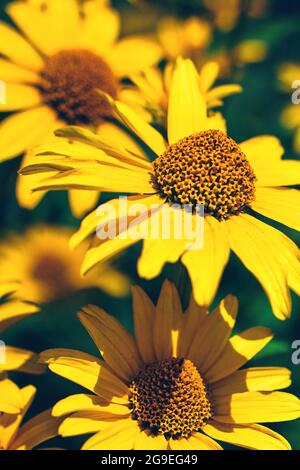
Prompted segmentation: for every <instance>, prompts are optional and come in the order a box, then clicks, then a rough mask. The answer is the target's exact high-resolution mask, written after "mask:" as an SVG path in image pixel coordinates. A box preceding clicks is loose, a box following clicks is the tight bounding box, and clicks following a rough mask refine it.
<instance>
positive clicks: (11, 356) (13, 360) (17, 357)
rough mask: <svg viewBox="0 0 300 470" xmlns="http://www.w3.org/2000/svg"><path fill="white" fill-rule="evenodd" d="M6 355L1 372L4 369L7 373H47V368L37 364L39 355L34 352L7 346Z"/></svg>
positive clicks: (0, 365)
mask: <svg viewBox="0 0 300 470" xmlns="http://www.w3.org/2000/svg"><path fill="white" fill-rule="evenodd" d="M5 353H6V361H5V364H4V365H3V366H2V364H0V371H1V369H2V368H3V369H4V370H6V371H12V370H18V371H19V372H28V373H30V374H42V373H43V372H45V367H44V366H43V365H41V364H38V362H37V360H38V356H37V354H35V353H33V352H32V351H28V350H26V349H20V348H15V347H12V346H6V348H5Z"/></svg>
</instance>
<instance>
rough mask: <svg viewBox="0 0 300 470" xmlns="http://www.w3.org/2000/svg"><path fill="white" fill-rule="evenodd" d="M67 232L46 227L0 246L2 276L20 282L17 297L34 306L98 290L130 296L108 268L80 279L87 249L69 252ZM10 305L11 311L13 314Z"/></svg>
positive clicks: (124, 283)
mask: <svg viewBox="0 0 300 470" xmlns="http://www.w3.org/2000/svg"><path fill="white" fill-rule="evenodd" d="M71 235H72V231H71V230H70V229H69V228H62V227H54V226H48V225H41V226H36V227H32V228H30V229H28V230H27V231H26V232H25V233H24V234H23V235H12V236H11V237H9V238H8V239H7V240H4V241H2V242H1V243H0V260H1V266H2V269H3V273H5V274H3V276H4V275H5V277H6V279H7V278H8V279H17V280H18V281H19V282H20V286H19V289H18V295H19V296H21V297H22V298H23V299H28V300H31V301H34V302H37V303H44V302H50V301H53V300H57V299H61V298H63V297H65V296H67V295H68V294H70V293H72V292H75V291H77V290H80V289H86V288H90V287H98V288H100V289H102V290H104V291H105V292H106V293H108V294H110V295H114V296H124V295H126V294H127V293H128V292H129V279H128V278H127V277H126V276H125V275H123V274H121V273H120V272H118V271H117V270H116V269H113V268H112V267H111V266H109V265H108V264H104V265H103V266H102V265H101V266H98V267H97V268H96V269H95V270H93V271H92V272H90V273H89V275H88V276H86V277H85V278H83V277H82V276H81V275H80V267H81V264H82V261H83V258H84V254H85V251H86V248H87V247H84V246H81V247H78V249H76V250H74V251H71V250H70V248H69V240H70V237H71ZM13 308H14V306H13V305H12V306H11V308H10V310H11V311H13Z"/></svg>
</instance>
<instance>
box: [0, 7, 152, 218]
mask: <svg viewBox="0 0 300 470" xmlns="http://www.w3.org/2000/svg"><path fill="white" fill-rule="evenodd" d="M7 12H8V14H9V15H10V17H11V19H12V20H13V21H14V23H15V24H16V26H17V27H18V28H19V30H20V31H21V33H23V34H24V35H22V34H21V33H19V32H17V30H16V29H14V28H13V27H11V26H9V25H7V24H5V23H4V22H0V54H1V55H2V56H3V57H4V58H2V59H1V60H0V77H1V80H3V81H4V82H5V84H6V103H4V104H0V111H1V112H12V113H13V114H11V115H10V116H9V117H7V118H6V119H5V120H4V121H3V122H2V124H1V126H0V161H4V160H7V159H10V158H13V157H15V156H17V155H20V154H21V153H23V152H26V151H27V150H28V149H29V148H30V147H31V146H32V145H36V144H39V143H43V142H46V141H48V140H50V139H52V138H53V137H52V136H53V131H54V130H55V129H58V128H60V127H62V126H63V125H65V124H71V123H73V124H74V123H76V124H81V125H87V126H93V127H94V129H95V131H96V132H98V133H99V134H100V135H101V134H102V132H103V133H104V134H105V135H106V134H107V133H108V134H110V135H113V136H114V138H116V136H117V138H118V139H123V140H125V141H126V142H127V143H128V140H129V137H128V136H127V135H126V133H125V132H124V131H122V129H119V128H118V127H116V126H115V125H114V124H112V123H110V122H108V121H107V118H109V117H111V114H112V113H111V110H110V107H109V105H108V104H107V102H106V101H105V100H104V99H103V98H101V96H100V95H99V94H97V93H96V91H95V88H98V89H101V90H103V91H105V92H106V93H109V94H111V95H112V96H113V97H114V98H116V97H117V96H119V94H120V90H121V79H122V78H123V77H125V76H127V75H129V74H131V73H135V72H137V71H139V70H142V69H143V68H144V67H149V66H151V65H154V64H155V63H156V62H157V61H158V60H159V59H160V57H161V49H160V47H159V46H158V45H157V44H156V43H155V42H154V41H152V40H151V39H149V38H147V37H141V36H135V37H128V38H125V39H121V40H118V35H119V29H120V20H119V16H118V14H117V12H116V11H114V10H112V9H111V8H109V4H108V2H107V1H104V0H88V1H85V2H82V4H81V5H79V2H77V1H76V0H37V1H36V0H26V1H14V2H12V3H10V4H9V6H8V7H7ZM66 18H67V21H66ZM131 145H134V144H133V143H132V144H131ZM25 158H26V157H25ZM25 161H26V160H25ZM33 180H34V177H33ZM28 183H29V181H26V180H24V179H23V178H19V181H18V187H17V195H18V201H19V203H20V205H22V206H24V207H27V208H32V207H34V206H35V205H36V204H37V203H38V202H39V200H40V199H41V197H42V193H41V194H39V195H35V196H34V197H33V196H32V194H31V193H30V191H29V190H28ZM97 198H98V193H97V192H94V193H89V194H88V193H82V192H77V191H75V192H70V203H71V207H72V210H73V212H74V214H75V215H77V216H82V215H83V214H84V213H85V212H86V211H87V210H88V209H91V208H92V207H94V206H95V203H96V200H97Z"/></svg>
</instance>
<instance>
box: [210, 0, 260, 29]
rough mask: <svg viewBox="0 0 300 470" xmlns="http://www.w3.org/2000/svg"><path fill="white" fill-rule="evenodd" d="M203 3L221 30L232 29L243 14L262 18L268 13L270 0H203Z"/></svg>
mask: <svg viewBox="0 0 300 470" xmlns="http://www.w3.org/2000/svg"><path fill="white" fill-rule="evenodd" d="M203 4H204V5H205V6H206V8H207V9H208V10H209V11H211V12H212V14H213V17H214V19H213V23H214V24H215V25H216V27H217V28H219V29H220V30H222V31H224V32H227V31H231V30H232V29H233V28H235V26H236V25H237V23H238V22H239V20H240V17H241V15H242V14H246V15H248V16H250V17H252V18H261V17H262V16H264V14H265V13H266V10H267V7H268V0H247V1H245V0H203Z"/></svg>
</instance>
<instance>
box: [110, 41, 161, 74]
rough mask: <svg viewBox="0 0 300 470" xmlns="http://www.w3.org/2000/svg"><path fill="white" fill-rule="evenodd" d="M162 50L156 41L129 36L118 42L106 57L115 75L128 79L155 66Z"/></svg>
mask: <svg viewBox="0 0 300 470" xmlns="http://www.w3.org/2000/svg"><path fill="white" fill-rule="evenodd" d="M161 58H162V50H161V47H160V46H159V44H158V43H157V42H156V41H153V40H152V39H150V38H147V37H143V36H135V37H133V36H131V37H130V38H125V39H122V40H121V41H119V42H118V43H117V44H116V45H115V46H114V47H113V48H112V50H111V51H110V53H109V55H108V56H107V57H106V59H107V60H108V62H109V64H110V65H111V67H112V69H113V70H114V72H115V74H116V75H118V76H119V77H128V76H129V75H131V74H133V73H136V72H139V71H141V70H143V69H146V68H147V67H151V66H152V65H155V64H157V62H159V61H160V59H161Z"/></svg>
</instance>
